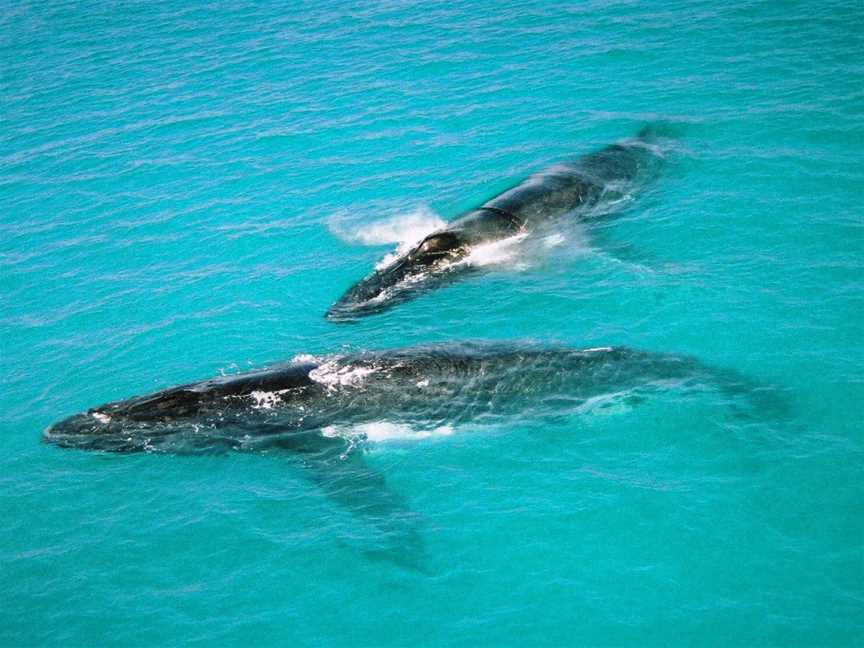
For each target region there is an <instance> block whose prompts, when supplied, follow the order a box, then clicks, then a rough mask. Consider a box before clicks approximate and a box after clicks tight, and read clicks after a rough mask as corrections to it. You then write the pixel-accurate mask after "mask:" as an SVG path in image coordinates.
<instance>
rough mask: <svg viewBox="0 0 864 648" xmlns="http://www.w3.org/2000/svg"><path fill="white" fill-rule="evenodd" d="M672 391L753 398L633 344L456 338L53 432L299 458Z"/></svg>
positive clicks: (722, 376)
mask: <svg viewBox="0 0 864 648" xmlns="http://www.w3.org/2000/svg"><path fill="white" fill-rule="evenodd" d="M669 385H674V386H676V387H677V388H678V389H690V388H692V387H696V388H699V389H704V388H713V389H719V390H721V391H723V392H726V393H730V394H741V393H745V394H746V393H747V390H748V389H749V388H750V387H751V386H752V383H751V382H750V381H749V380H748V379H746V378H744V377H741V376H739V375H737V374H735V373H734V372H731V371H728V370H720V369H715V368H710V367H706V366H703V365H701V364H700V363H699V362H698V361H696V360H695V359H693V358H690V357H689V356H683V355H675V354H662V353H650V352H646V351H638V350H635V349H631V348H628V347H602V348H590V349H572V348H545V347H540V348H538V347H536V346H533V345H525V344H514V345H502V344H492V343H459V344H453V343H451V344H444V345H437V346H436V345H433V346H419V347H411V348H405V349H394V350H388V351H368V352H360V353H354V354H346V355H333V356H323V357H320V358H314V357H312V356H300V357H299V358H298V359H296V360H291V361H289V362H286V363H281V364H277V365H274V366H272V367H269V368H266V369H261V370H257V371H251V372H246V373H240V374H236V375H229V376H219V377H216V378H211V379H209V380H204V381H201V382H195V383H189V384H185V385H180V386H178V387H171V388H168V389H164V390H161V391H157V392H155V393H152V394H148V395H145V396H137V397H134V398H129V399H127V400H121V401H116V402H111V403H107V404H105V405H101V406H98V407H94V408H92V409H89V410H87V411H86V412H83V413H80V414H76V415H73V416H70V417H68V418H65V419H63V420H61V421H59V422H57V423H54V424H53V425H51V426H49V427H48V428H47V429H46V430H45V433H44V440H45V441H47V442H50V443H53V444H56V445H58V446H61V447H66V448H78V449H84V450H100V451H107V452H115V453H128V452H173V453H196V452H212V451H217V450H238V451H246V450H262V449H270V448H281V449H286V450H290V451H292V452H295V453H298V454H301V455H315V454H319V453H325V454H326V453H327V452H329V451H332V450H334V449H335V450H338V453H339V454H340V455H342V456H345V455H347V454H349V451H350V450H351V449H352V448H353V445H352V444H354V443H355V442H356V439H350V438H346V437H343V436H340V435H339V434H335V433H333V430H334V427H338V428H344V429H347V428H350V427H351V426H357V425H360V424H363V423H368V422H374V421H381V420H386V421H390V422H402V423H421V424H424V425H430V424H431V425H443V424H454V423H463V422H467V421H471V420H474V419H477V418H478V417H485V418H488V417H496V416H497V417H503V416H509V415H511V414H514V413H522V412H525V411H530V409H531V408H532V407H535V406H537V405H538V402H539V403H545V404H546V405H548V404H549V403H552V402H555V403H556V406H555V410H556V412H558V411H559V410H560V409H561V408H562V407H563V406H564V404H568V403H569V404H570V405H573V406H576V407H578V406H579V405H581V404H583V403H584V402H585V401H586V400H587V399H591V398H594V397H596V396H598V395H603V394H610V393H621V392H622V391H626V390H629V393H630V394H631V395H637V394H639V393H642V392H644V391H646V390H647V391H650V390H656V389H658V388H661V387H663V386H667V387H668V386H669Z"/></svg>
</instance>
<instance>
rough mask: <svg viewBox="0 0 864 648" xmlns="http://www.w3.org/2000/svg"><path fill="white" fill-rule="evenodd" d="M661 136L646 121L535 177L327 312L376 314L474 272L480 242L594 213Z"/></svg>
mask: <svg viewBox="0 0 864 648" xmlns="http://www.w3.org/2000/svg"><path fill="white" fill-rule="evenodd" d="M656 142H657V136H656V134H655V130H654V129H653V128H650V127H646V128H644V129H642V131H640V132H639V134H638V135H637V136H636V137H633V138H630V139H626V140H623V141H620V142H617V143H615V144H612V145H610V146H607V147H606V148H603V149H601V150H599V151H596V152H594V153H590V154H588V155H585V156H583V157H581V158H578V159H576V160H573V161H571V162H567V163H564V164H559V165H557V166H554V167H551V168H549V169H546V170H543V171H541V172H539V173H536V174H534V175H532V176H530V177H529V178H527V179H526V180H524V181H523V182H521V183H520V184H518V185H516V186H515V187H512V188H511V189H508V190H507V191H504V192H503V193H501V194H499V195H498V196H495V197H494V198H492V199H491V200H488V201H486V202H485V203H483V204H482V205H481V206H480V207H477V208H476V209H472V210H469V211H468V212H467V213H465V214H463V215H461V216H459V217H458V218H456V219H455V220H453V221H451V222H450V223H448V224H447V225H446V227H444V228H442V229H439V230H437V231H434V232H432V233H431V234H429V235H428V236H426V237H425V238H424V239H423V240H422V241H420V242H419V243H418V244H416V245H415V246H414V247H413V248H411V249H410V250H408V251H407V252H406V253H404V254H402V255H401V256H398V257H396V258H394V259H393V260H392V261H390V262H389V263H386V264H385V265H383V266H382V267H380V268H379V269H378V270H376V271H375V272H373V273H372V274H370V275H369V276H367V277H366V278H364V279H362V280H360V281H359V282H357V283H356V284H354V285H353V286H352V287H351V288H349V289H348V290H347V291H346V292H345V294H344V295H343V296H342V297H341V298H340V299H339V300H338V301H337V302H336V303H335V304H333V305H332V306H331V307H330V309H329V310H328V311H327V313H326V317H327V319H329V320H331V321H334V322H342V321H350V320H354V319H356V318H358V317H362V316H365V315H370V314H372V313H378V312H381V311H384V310H386V309H388V308H390V307H392V306H395V305H396V304H398V303H400V302H403V301H405V300H407V299H411V298H412V297H415V296H417V295H419V294H420V293H423V292H427V291H429V290H431V289H433V288H435V287H438V286H442V285H444V284H447V283H450V282H452V281H454V280H456V279H459V278H462V277H464V276H466V275H468V274H471V273H472V272H476V271H477V268H476V266H474V265H472V264H471V263H470V261H469V257H470V254H471V252H472V250H474V249H476V248H477V246H478V245H482V244H485V243H491V242H495V241H499V240H502V239H506V238H510V237H513V236H516V235H519V234H528V233H530V232H533V231H535V230H536V229H537V228H538V227H539V226H541V225H542V224H545V223H549V222H552V221H555V220H556V219H559V218H562V217H564V216H567V215H571V216H573V217H576V218H588V217H589V216H590V215H591V213H592V210H596V209H597V208H598V207H599V206H602V205H603V204H610V203H612V202H615V201H616V200H618V199H620V198H622V196H623V195H624V194H626V193H627V190H628V189H629V188H632V186H633V185H634V182H635V181H636V180H637V178H638V177H640V175H643V174H644V175H650V174H651V173H652V172H653V171H654V170H656V167H657V164H658V162H659V161H660V160H661V159H662V157H663V154H662V150H661V148H660V147H659V146H658V145H657V143H656Z"/></svg>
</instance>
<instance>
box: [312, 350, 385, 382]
mask: <svg viewBox="0 0 864 648" xmlns="http://www.w3.org/2000/svg"><path fill="white" fill-rule="evenodd" d="M376 371H378V368H377V367H368V366H365V367H364V366H359V367H358V366H354V365H340V364H339V359H338V358H336V359H334V360H330V361H328V362H325V363H324V364H322V365H320V366H318V367H315V368H314V369H313V370H312V371H310V372H309V378H311V379H312V380H314V381H315V382H317V383H319V384H321V385H324V386H325V387H327V388H328V389H335V388H336V387H357V386H358V385H360V384H362V383H363V381H364V380H365V379H366V377H367V376H369V375H371V374H373V373H375V372H376Z"/></svg>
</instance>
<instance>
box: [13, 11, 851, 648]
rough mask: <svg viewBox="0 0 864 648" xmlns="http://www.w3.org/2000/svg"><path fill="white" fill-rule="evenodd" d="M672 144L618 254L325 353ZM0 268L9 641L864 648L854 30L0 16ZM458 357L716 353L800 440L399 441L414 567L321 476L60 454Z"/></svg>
mask: <svg viewBox="0 0 864 648" xmlns="http://www.w3.org/2000/svg"><path fill="white" fill-rule="evenodd" d="M647 124H659V125H661V126H662V128H663V129H664V132H666V133H668V134H669V139H670V142H671V143H670V144H669V146H668V151H667V152H666V153H665V159H664V163H663V165H662V169H661V171H660V172H659V173H658V174H657V176H656V177H655V178H653V179H652V180H651V181H650V182H646V183H644V185H643V186H641V187H639V188H638V191H635V192H634V193H633V195H632V199H631V200H629V201H628V202H627V204H626V205H622V206H621V207H620V208H619V209H617V210H616V211H615V213H614V214H611V215H610V216H609V217H608V218H604V219H603V220H602V224H599V225H597V226H590V225H589V226H584V227H581V226H580V227H576V226H575V225H574V224H572V223H571V224H568V225H566V226H562V229H561V231H560V232H558V233H557V234H554V235H552V238H551V239H550V241H551V242H550V245H549V246H547V247H548V249H547V251H546V252H544V253H543V254H524V255H523V254H520V253H518V250H517V253H514V254H510V255H509V256H506V258H504V259H501V260H499V262H498V263H496V267H495V268H493V269H490V270H489V271H488V272H484V273H482V274H480V275H478V276H474V277H469V278H466V279H465V280H464V281H461V282H454V283H452V284H451V285H448V286H446V287H442V288H440V289H438V290H435V291H430V292H429V293H427V294H423V295H420V296H418V297H417V298H416V299H413V300H411V301H408V302H405V303H403V304H400V305H398V306H397V307H395V308H393V309H392V310H389V311H387V312H385V313H380V314H376V315H371V316H369V317H365V318H362V319H358V320H357V321H356V322H353V323H333V322H329V321H327V320H325V319H324V317H323V315H324V313H325V311H326V310H327V308H328V307H329V306H330V305H331V304H332V303H333V302H334V301H335V300H336V299H338V298H339V297H340V295H342V293H343V292H344V291H345V290H346V289H347V288H348V287H349V286H350V285H351V284H352V283H353V282H355V281H357V280H358V279H360V278H361V277H363V276H364V275H366V274H367V273H369V272H370V271H371V270H372V269H373V267H374V265H375V264H376V263H377V262H379V260H380V259H381V258H382V257H383V256H384V255H385V254H388V253H389V252H392V250H393V249H394V247H395V246H396V244H397V243H398V242H399V241H402V240H404V239H405V238H406V237H411V236H415V237H416V236H417V235H422V233H423V232H424V231H428V230H429V229H430V228H433V227H435V226H436V224H440V223H441V221H448V220H450V219H452V218H454V217H456V216H457V215H459V214H460V213H462V212H464V211H465V210H466V209H468V208H470V207H473V206H475V205H478V204H480V203H482V202H483V201H484V200H486V199H488V198H489V197H491V196H493V195H495V194H496V193H498V192H500V191H502V190H504V189H506V188H507V187H509V186H512V185H513V184H515V183H517V182H519V181H520V180H522V179H523V178H525V177H526V176H528V175H530V174H531V173H533V172H535V171H537V170H539V169H542V168H544V167H547V166H548V165H550V164H554V163H556V162H559V161H561V160H564V159H569V158H571V157H573V156H579V155H581V154H585V153H589V152H591V151H594V150H597V149H598V148H599V147H602V146H605V145H607V144H609V143H611V142H615V141H617V140H621V139H622V138H627V137H631V136H633V135H634V134H635V133H636V132H637V131H639V129H640V128H642V127H643V126H645V125H647ZM0 263H2V266H0V300H2V301H0V366H2V376H0V515H2V525H0V645H2V646H4V647H5V646H103V645H105V646H176V645H184V644H195V645H213V646H221V645H232V646H234V645H237V646H240V645H243V646H253V645H254V646H298V647H306V646H309V647H321V648H339V647H343V646H344V647H348V646H350V647H352V648H356V647H357V646H368V647H370V648H371V647H386V646H434V647H438V646H454V647H455V646H466V647H468V646H472V647H473V646H494V647H496V648H506V647H509V646H520V647H521V646H676V645H681V646H861V645H862V637H864V504H862V501H864V433H862V420H864V5H862V4H861V3H860V2H859V1H855V0H848V1H847V0H837V1H834V0H828V1H826V2H803V1H802V2H794V1H790V2H786V1H783V2H779V1H778V2H757V1H753V0H744V1H742V2H735V3H728V4H727V3H718V2H708V1H692V2H691V1H683V0H672V1H671V2H634V1H630V0H622V1H618V0H603V1H600V0H593V1H588V2H572V3H550V2H510V1H509V0H508V1H502V2H496V3H480V2H476V3H475V2H469V3H450V2H426V3H419V2H401V1H384V2H378V1H372V2H342V1H336V2H329V3H312V2H287V3H285V2H273V3H244V2H234V1H232V0H229V1H226V2H220V3H213V4H209V5H207V4H203V3H187V2H180V1H179V0H165V1H156V2H151V1H146V2H145V1H137V2H103V1H101V0H95V1H94V2H89V3H73V2H66V1H57V0H46V1H44V2H35V1H31V0H0ZM464 340H471V341H493V342H496V341H497V342H505V343H508V344H509V343H511V342H513V343H519V344H531V345H540V346H544V345H550V346H559V347H561V346H566V347H574V348H581V347H601V346H611V345H623V346H628V347H633V348H637V349H642V350H646V351H650V352H656V353H680V354H685V355H687V356H691V357H695V358H697V359H698V360H699V361H700V362H702V363H704V364H705V365H706V366H712V367H718V368H723V369H727V370H730V371H735V372H738V373H739V374H740V375H744V376H747V377H748V379H750V380H752V381H753V384H758V385H762V386H764V388H765V389H770V390H773V392H775V393H778V394H781V395H782V398H783V400H784V402H785V403H786V406H785V407H784V409H783V412H782V413H776V412H775V413H768V412H763V413H761V414H760V413H758V412H757V414H756V415H751V416H740V415H738V414H736V412H735V408H733V407H730V406H729V404H728V403H726V402H725V401H724V399H723V398H720V397H718V396H717V395H716V394H712V393H710V392H706V393H703V394H701V395H700V394H696V395H695V396H694V395H693V394H690V395H685V394H682V393H680V392H679V391H677V390H675V389H672V388H670V389H668V390H664V389H659V390H656V391H655V392H654V393H653V394H651V395H649V396H648V397H647V398H645V399H643V400H642V402H639V403H634V402H630V400H628V399H619V400H616V399H614V398H611V397H610V400H609V401H608V402H607V403H605V404H601V405H597V406H586V407H583V408H581V409H578V411H572V410H571V411H567V412H560V413H558V412H555V411H554V408H553V405H551V404H550V405H549V407H550V408H553V410H551V411H548V412H545V414H546V415H544V416H540V417H537V418H532V417H530V416H516V415H514V416H513V417H503V418H501V419H500V420H497V422H496V423H495V424H494V425H476V424H473V423H472V424H464V425H463V424H458V423H454V424H453V425H451V426H449V427H447V428H445V429H443V432H442V433H435V430H432V431H431V432H430V431H429V430H423V429H412V430H404V429H402V428H400V427H399V426H393V425H392V424H391V422H389V421H388V420H387V418H386V412H385V413H383V414H382V417H381V420H380V421H378V422H377V424H375V423H373V424H372V425H370V426H367V428H365V429H366V430H367V432H368V434H367V436H368V441H367V442H366V444H365V447H364V448H363V449H362V451H363V452H364V453H365V456H364V461H365V462H366V464H367V465H368V466H370V467H372V468H374V470H375V471H377V472H378V473H379V474H381V475H382V476H383V477H384V478H385V479H386V484H387V488H388V490H389V491H390V492H392V493H394V494H396V495H398V497H400V498H402V500H404V502H405V503H406V507H407V508H408V509H409V510H410V511H411V513H412V515H414V516H415V517H416V520H417V529H418V537H419V539H420V544H422V552H423V556H422V566H420V567H418V566H417V564H418V563H419V562H420V560H421V559H419V558H418V559H417V560H416V561H415V560H413V557H411V556H407V557H406V560H405V561H400V560H394V559H392V558H393V556H390V557H389V558H388V557H386V556H385V557H384V558H381V557H378V558H376V557H375V556H374V555H373V554H372V553H370V552H367V551H364V543H365V542H367V541H373V540H374V539H373V538H371V536H372V535H374V529H373V530H370V529H369V528H368V524H366V522H367V521H365V520H363V519H362V516H357V515H354V514H352V512H351V511H349V510H346V509H345V508H344V507H340V506H339V504H338V503H337V502H335V501H334V500H333V499H332V498H329V497H327V496H326V495H325V493H324V491H323V490H322V489H321V488H320V487H319V485H317V484H316V483H314V482H313V481H310V480H309V479H308V478H307V476H306V475H305V474H304V467H303V465H302V464H301V462H299V461H298V459H297V457H295V456H292V455H291V454H290V453H287V452H280V451H275V450H273V451H267V452H232V453H214V454H205V455H194V456H186V455H177V454H158V453H141V454H129V455H117V454H106V453H98V452H84V451H76V450H68V449H62V448H58V447H55V446H53V445H49V444H45V443H43V442H42V433H43V431H44V430H45V428H46V427H47V426H49V425H50V424H51V423H53V422H55V421H57V420H58V419H60V418H63V417H66V416H69V415H71V414H74V413H76V412H80V411H83V410H86V409H87V408H90V407H93V406H96V405H100V404H102V403H105V402H108V401H113V400H118V399H123V398H128V397H131V396H134V395H138V394H144V393H148V392H152V391H155V390H157V389H160V388H163V387H167V386H171V385H176V384H179V383H184V382H190V381H194V380H200V379H205V378H208V377H212V376H217V375H219V374H220V373H224V374H233V373H237V372H241V371H244V370H248V369H255V368H261V367H266V366H267V365H268V364H271V363H274V362H278V361H282V360H287V359H290V358H292V357H295V356H297V355H298V354H327V353H340V352H346V351H351V352H354V351H362V350H376V349H388V348H395V347H410V346H413V345H419V344H436V343H445V342H459V341H464ZM439 431H440V430H439ZM414 549H417V547H414V548H413V549H412V548H411V547H405V551H406V552H408V551H412V550H414ZM418 551H419V549H418ZM412 565H413V566H412Z"/></svg>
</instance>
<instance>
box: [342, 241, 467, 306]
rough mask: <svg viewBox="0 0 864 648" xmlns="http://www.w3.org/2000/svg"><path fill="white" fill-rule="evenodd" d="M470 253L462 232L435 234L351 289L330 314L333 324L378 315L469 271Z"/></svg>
mask: <svg viewBox="0 0 864 648" xmlns="http://www.w3.org/2000/svg"><path fill="white" fill-rule="evenodd" d="M468 252H469V245H468V243H467V242H466V241H465V239H464V237H462V236H460V233H459V232H455V231H452V230H444V231H438V232H433V233H432V234H430V235H429V236H427V237H426V238H424V239H423V240H422V241H420V243H418V244H417V245H416V246H414V247H413V248H412V249H411V250H409V251H408V252H406V253H405V254H403V255H401V256H399V257H397V258H396V259H394V260H393V261H392V262H391V263H389V264H388V265H387V266H385V267H383V268H380V269H378V270H376V271H375V272H373V273H372V274H370V275H369V276H367V277H365V278H364V279H361V280H360V281H358V282H357V283H356V284H354V285H353V286H351V288H349V289H348V290H347V291H346V292H345V294H344V295H342V297H341V298H340V299H339V301H337V302H336V303H335V304H333V306H331V307H330V309H329V310H328V311H327V314H326V317H327V319H329V320H331V321H348V320H352V319H355V318H357V317H362V316H364V315H369V314H372V313H378V312H381V311H383V310H386V309H388V308H390V307H391V306H394V305H395V304H397V303H399V302H401V301H404V300H406V299H409V298H410V297H412V296H414V295H415V294H416V293H418V292H422V291H424V290H428V289H430V288H432V287H433V286H437V285H439V284H440V283H441V282H442V281H446V280H447V279H449V278H450V277H452V276H454V275H456V274H460V273H461V272H463V271H465V270H467V269H468V266H467V265H466V264H460V263H458V262H459V261H460V260H462V259H464V258H465V257H466V256H467V255H468Z"/></svg>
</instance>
